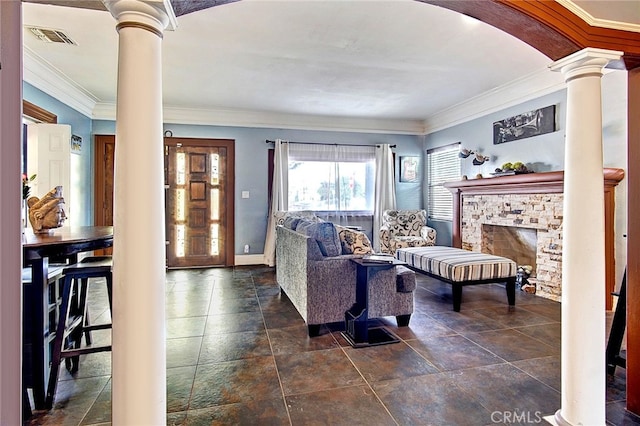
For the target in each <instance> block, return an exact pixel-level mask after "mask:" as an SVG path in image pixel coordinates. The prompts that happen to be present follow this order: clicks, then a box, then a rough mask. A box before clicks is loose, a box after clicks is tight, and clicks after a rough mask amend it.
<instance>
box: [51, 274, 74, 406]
mask: <svg viewBox="0 0 640 426" xmlns="http://www.w3.org/2000/svg"><path fill="white" fill-rule="evenodd" d="M72 284H73V279H72V278H70V277H65V279H64V285H63V288H62V303H61V304H60V315H59V317H58V326H57V328H56V336H55V338H54V340H53V352H52V354H51V370H50V372H49V384H48V386H47V395H46V398H45V406H46V408H47V409H51V407H53V398H54V396H55V394H56V387H57V385H58V372H59V369H60V358H61V353H62V345H63V343H64V334H65V327H66V324H67V318H68V317H69V308H70V305H69V301H70V300H69V299H70V298H71V286H72Z"/></svg>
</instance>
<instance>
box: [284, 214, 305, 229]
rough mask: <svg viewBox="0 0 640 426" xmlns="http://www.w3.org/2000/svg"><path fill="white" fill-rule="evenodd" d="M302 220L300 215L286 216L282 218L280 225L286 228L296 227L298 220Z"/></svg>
mask: <svg viewBox="0 0 640 426" xmlns="http://www.w3.org/2000/svg"><path fill="white" fill-rule="evenodd" d="M301 220H302V218H300V217H295V216H288V217H287V218H285V220H284V224H283V225H282V226H284V227H285V228H287V229H293V230H295V229H296V226H298V222H300V221H301Z"/></svg>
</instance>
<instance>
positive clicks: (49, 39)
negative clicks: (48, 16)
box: [27, 27, 78, 46]
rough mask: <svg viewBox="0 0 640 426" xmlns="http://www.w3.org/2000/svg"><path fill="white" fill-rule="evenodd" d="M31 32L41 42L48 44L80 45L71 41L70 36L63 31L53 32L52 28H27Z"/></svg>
mask: <svg viewBox="0 0 640 426" xmlns="http://www.w3.org/2000/svg"><path fill="white" fill-rule="evenodd" d="M27 29H28V30H29V31H31V33H32V34H33V35H35V36H36V37H38V38H39V39H40V40H42V41H44V42H46V43H64V44H73V45H74V46H77V45H78V43H76V42H75V41H73V40H71V38H70V37H69V36H67V35H66V34H65V33H64V32H62V31H61V30H53V29H50V28H38V27H27Z"/></svg>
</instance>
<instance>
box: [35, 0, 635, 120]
mask: <svg viewBox="0 0 640 426" xmlns="http://www.w3.org/2000/svg"><path fill="white" fill-rule="evenodd" d="M565 3H566V2H565ZM603 3H604V4H606V6H607V7H604V8H603V7H602V4H603ZM571 6H573V7H576V6H581V7H583V8H584V10H582V12H584V11H585V10H591V12H589V13H594V14H596V15H585V16H587V17H589V16H591V17H597V18H598V19H609V20H620V19H622V18H624V17H626V20H627V22H631V23H633V24H635V25H639V24H640V2H638V1H632V2H631V1H575V2H574V3H572V4H571ZM618 13H623V15H622V16H619V15H618ZM634 13H635V14H634ZM177 20H178V28H177V29H176V31H167V32H165V36H164V40H163V42H162V46H163V63H164V66H163V81H164V84H163V91H164V93H163V96H164V105H165V120H166V121H170V120H171V119H172V117H173V119H174V120H176V121H177V120H180V121H182V122H189V118H191V117H197V118H194V120H193V122H196V123H205V122H206V123H210V124H228V125H243V124H245V125H254V126H255V125H264V126H268V127H272V126H276V127H288V126H290V127H296V126H297V127H303V128H314V127H315V128H332V125H331V123H332V122H333V123H334V126H333V127H335V128H340V127H342V128H345V129H347V128H352V129H368V130H374V131H394V130H395V131H400V132H409V133H420V132H422V131H425V128H428V127H429V123H430V122H432V121H437V119H438V117H441V116H442V114H443V112H446V111H452V110H454V109H458V110H460V111H462V110H465V109H464V108H462V105H464V104H465V103H468V101H469V100H471V101H472V102H473V101H474V100H475V101H476V102H477V101H478V99H485V98H487V97H491V96H493V97H494V98H495V97H496V95H498V94H499V93H501V92H505V91H506V93H510V90H509V89H510V87H511V86H513V85H521V86H534V85H535V84H534V83H532V82H533V81H534V80H535V81H537V80H539V76H540V75H544V76H545V77H544V78H543V80H544V81H545V83H544V84H546V85H557V84H559V83H558V77H557V76H554V77H553V78H552V79H551V82H550V80H549V77H548V75H547V74H549V71H547V68H546V67H547V66H548V65H549V64H550V62H551V61H550V60H549V58H547V57H545V56H544V55H542V54H541V53H540V52H538V51H537V50H535V49H533V48H531V47H530V46H528V45H526V44H524V43H523V42H521V41H520V40H518V39H516V38H514V37H511V36H510V35H507V34H506V33H503V32H502V31H500V30H497V29H495V28H493V27H491V26H489V25H486V24H484V23H481V22H479V21H476V20H474V19H472V18H468V17H466V16H464V15H461V14H458V13H455V12H452V11H449V10H447V9H443V8H440V7H436V6H432V5H427V4H424V3H420V2H416V1H413V0H385V1H368V0H350V1H347V0H345V1H339V0H334V1H292V0H288V1H287V0H284V1H268V0H243V1H240V2H236V3H230V4H226V5H222V6H218V7H214V8H210V9H206V10H203V11H199V12H195V13H191V14H187V15H183V16H180V17H178V18H177ZM23 22H24V24H25V26H27V25H33V26H40V27H47V28H54V29H59V30H63V31H64V32H65V33H66V34H67V35H68V36H69V37H71V38H72V39H73V40H74V41H75V42H77V44H78V45H77V46H70V45H63V44H55V43H44V42H42V41H40V40H38V39H37V38H36V37H35V36H33V35H32V34H31V33H30V32H28V31H26V30H25V32H24V35H23V37H24V46H25V80H26V81H28V82H30V83H32V84H34V85H35V86H36V87H38V88H40V89H42V90H44V91H45V92H47V93H49V94H52V95H54V96H56V97H59V98H60V97H70V98H71V99H70V100H69V101H68V102H67V103H69V104H70V105H72V106H74V107H75V105H78V106H77V107H76V108H77V109H79V110H80V111H81V112H83V113H85V114H87V115H90V116H92V117H93V118H114V117H115V115H114V105H115V97H116V83H117V82H116V72H117V48H118V36H117V33H116V31H115V21H114V19H113V18H112V17H111V15H110V14H109V13H108V12H103V11H96V10H88V9H77V8H67V7H61V6H50V5H43V4H33V3H23ZM554 74H555V73H554ZM527 82H531V84H525V83H527ZM536 84H537V83H536ZM528 88H529V89H531V90H530V91H531V92H532V93H537V94H538V95H539V90H534V89H535V88H534V87H528ZM511 92H512V90H511ZM525 92H526V90H525V91H520V93H519V99H518V100H519V101H521V100H522V97H523V96H526V93H525ZM499 97H500V96H498V98H499ZM496 99H497V98H496ZM505 99H506V100H505ZM508 101H509V98H508V96H507V98H504V97H503V98H502V99H501V100H499V101H497V102H498V104H499V105H500V106H504V105H505V102H508ZM489 103H490V102H489ZM489 103H487V102H486V101H485V102H479V103H478V105H482V106H481V107H480V108H481V109H483V110H484V111H486V110H487V108H489V106H488V105H489ZM454 106H456V108H454ZM467 109H469V108H467ZM465 114H473V112H472V111H468V112H465ZM445 121H446V120H445ZM449 121H451V119H449ZM296 123H297V124H296ZM340 123H341V124H340ZM431 127H433V126H431Z"/></svg>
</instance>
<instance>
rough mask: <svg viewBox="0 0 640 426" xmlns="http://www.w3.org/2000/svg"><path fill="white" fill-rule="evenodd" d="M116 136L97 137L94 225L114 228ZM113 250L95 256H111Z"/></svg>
mask: <svg viewBox="0 0 640 426" xmlns="http://www.w3.org/2000/svg"><path fill="white" fill-rule="evenodd" d="M115 147H116V137H115V135H96V139H95V156H94V162H95V163H94V172H95V178H94V190H95V192H94V194H95V198H94V203H95V204H94V209H93V210H94V214H93V215H94V224H95V225H97V226H100V225H105V226H113V166H114V161H115ZM112 250H113V249H111V248H108V249H104V250H98V251H96V252H95V253H94V254H95V255H103V254H111V253H112Z"/></svg>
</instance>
